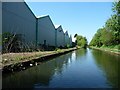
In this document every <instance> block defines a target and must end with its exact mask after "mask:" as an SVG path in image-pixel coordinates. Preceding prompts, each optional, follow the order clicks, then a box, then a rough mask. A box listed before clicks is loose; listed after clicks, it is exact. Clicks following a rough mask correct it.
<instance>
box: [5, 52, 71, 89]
mask: <svg viewBox="0 0 120 90" xmlns="http://www.w3.org/2000/svg"><path fill="white" fill-rule="evenodd" d="M71 55H72V53H68V54H66V55H62V56H59V57H57V58H55V59H52V60H50V61H47V62H44V63H42V64H41V65H38V66H35V67H32V68H29V69H27V70H25V71H21V72H17V73H14V74H10V75H9V76H7V77H4V76H3V88H11V87H14V88H24V87H25V88H33V86H35V87H36V86H37V85H40V86H42V87H44V86H48V85H49V81H50V80H51V79H52V78H53V75H54V74H61V72H62V70H63V66H64V67H66V68H67V66H68V60H71Z"/></svg>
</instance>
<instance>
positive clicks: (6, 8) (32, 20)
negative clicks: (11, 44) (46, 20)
mask: <svg viewBox="0 0 120 90" xmlns="http://www.w3.org/2000/svg"><path fill="white" fill-rule="evenodd" d="M4 32H10V33H13V34H19V35H21V37H22V38H23V41H24V43H26V44H28V45H29V46H30V45H33V44H35V42H36V17H35V16H34V14H33V13H32V11H31V10H30V9H29V7H28V6H27V4H26V3H25V2H3V3H2V33H4Z"/></svg>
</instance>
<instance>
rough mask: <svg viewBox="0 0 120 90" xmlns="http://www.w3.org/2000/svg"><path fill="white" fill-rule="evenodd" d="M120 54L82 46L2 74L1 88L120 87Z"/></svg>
mask: <svg viewBox="0 0 120 90" xmlns="http://www.w3.org/2000/svg"><path fill="white" fill-rule="evenodd" d="M119 62H120V56H116V55H111V54H109V53H106V52H103V51H98V50H92V49H86V50H85V49H79V50H76V51H73V52H70V53H67V54H65V55H61V56H59V57H57V58H54V59H51V60H48V61H46V62H42V63H40V64H39V65H37V66H34V67H31V68H28V69H26V70H23V71H20V72H14V73H11V74H6V75H3V78H2V81H3V82H2V88H11V87H12V88H32V89H33V90H36V89H38V88H117V87H118V85H119V82H118V81H120V80H118V79H119V78H118V74H119V72H118V68H120V65H118V64H119Z"/></svg>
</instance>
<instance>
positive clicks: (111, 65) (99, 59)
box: [92, 50, 120, 88]
mask: <svg viewBox="0 0 120 90" xmlns="http://www.w3.org/2000/svg"><path fill="white" fill-rule="evenodd" d="M92 54H93V57H94V58H95V61H96V64H97V65H98V66H99V67H100V68H101V70H102V71H104V74H105V75H106V78H107V80H108V83H109V84H110V85H112V87H117V88H118V86H119V81H120V80H119V77H118V75H120V72H119V71H118V69H119V68H120V65H119V63H120V61H119V60H120V57H119V56H114V55H110V54H108V53H106V52H102V51H98V50H92Z"/></svg>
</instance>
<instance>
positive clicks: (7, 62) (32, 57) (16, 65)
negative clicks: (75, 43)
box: [1, 48, 77, 73]
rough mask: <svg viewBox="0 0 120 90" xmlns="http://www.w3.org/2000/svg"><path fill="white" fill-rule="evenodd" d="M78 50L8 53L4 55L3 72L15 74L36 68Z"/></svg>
mask: <svg viewBox="0 0 120 90" xmlns="http://www.w3.org/2000/svg"><path fill="white" fill-rule="evenodd" d="M76 49H77V48H69V49H58V50H56V51H44V52H41V51H40V52H27V53H7V54H3V55H2V56H1V57H2V67H1V69H2V70H3V72H5V73H6V72H13V71H19V70H24V69H26V68H28V67H32V66H36V65H38V64H40V62H43V61H47V60H48V59H50V58H54V57H57V56H59V55H62V54H65V53H68V52H71V51H74V50H76Z"/></svg>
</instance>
